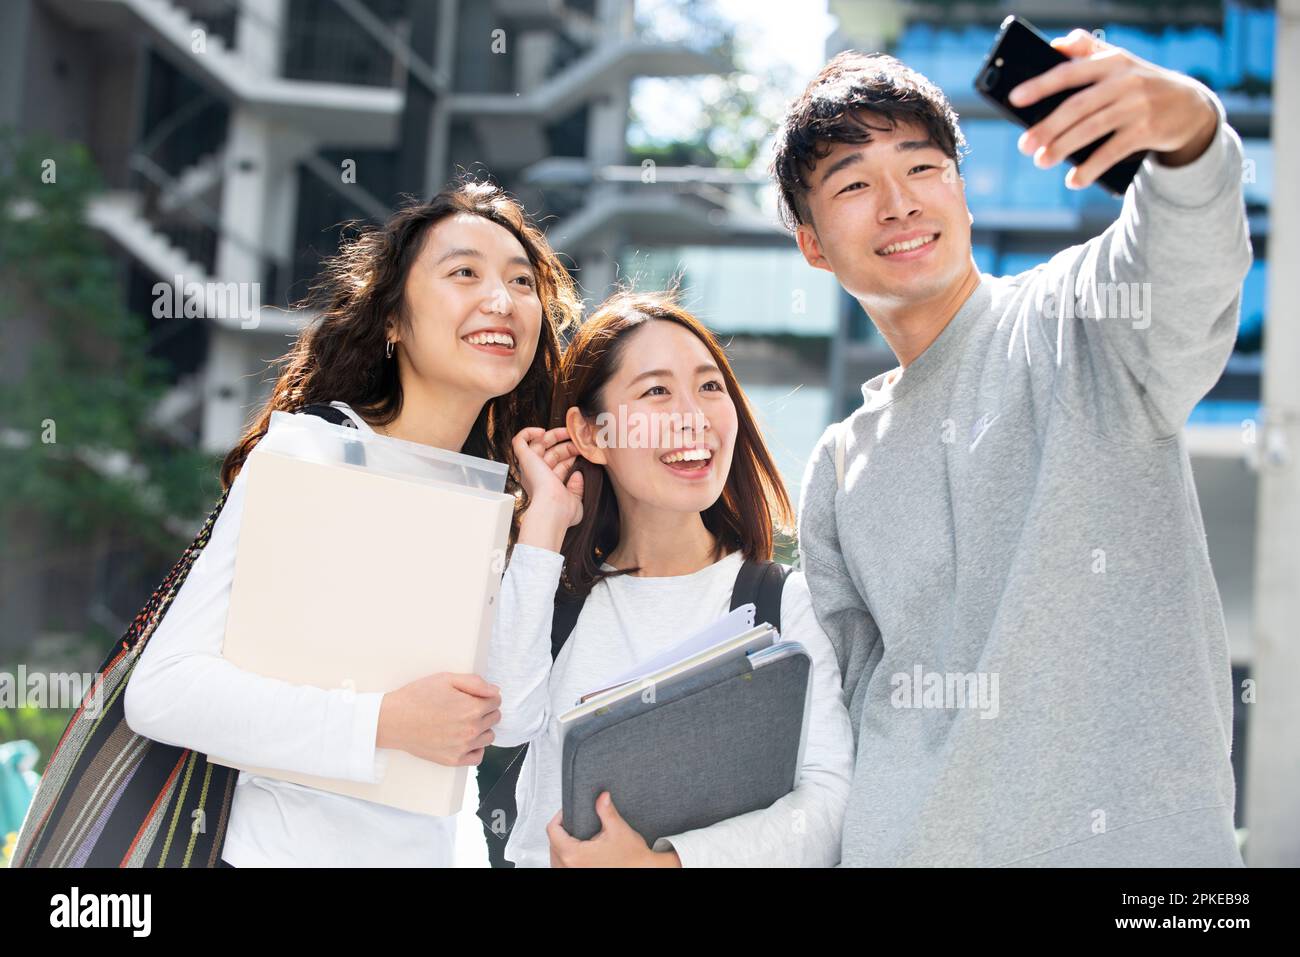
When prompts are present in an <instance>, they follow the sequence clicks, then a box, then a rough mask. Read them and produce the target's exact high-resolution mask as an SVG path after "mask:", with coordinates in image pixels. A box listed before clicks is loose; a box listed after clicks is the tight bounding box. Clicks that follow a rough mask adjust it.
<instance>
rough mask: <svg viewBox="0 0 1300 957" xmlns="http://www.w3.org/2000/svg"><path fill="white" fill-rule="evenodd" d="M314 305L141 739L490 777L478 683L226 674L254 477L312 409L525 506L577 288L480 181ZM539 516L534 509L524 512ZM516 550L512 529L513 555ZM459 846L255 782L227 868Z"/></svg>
mask: <svg viewBox="0 0 1300 957" xmlns="http://www.w3.org/2000/svg"><path fill="white" fill-rule="evenodd" d="M312 302H313V303H314V304H315V305H316V307H317V308H318V309H319V312H320V314H319V318H318V319H317V320H316V321H315V322H314V323H313V324H312V325H311V326H310V327H309V328H308V329H307V330H306V331H305V332H303V334H302V335H301V336H300V337H299V338H298V340H297V341H296V343H295V344H294V346H293V348H292V349H291V350H290V352H289V353H288V355H287V356H286V357H285V358H284V360H283V370H282V371H281V373H280V375H279V377H278V379H277V381H276V383H275V386H274V389H273V390H272V393H271V396H270V398H269V399H268V400H267V402H266V404H265V405H264V406H263V407H262V408H261V409H260V410H259V411H258V412H257V414H256V415H255V416H254V417H253V419H252V421H251V423H250V425H249V427H248V430H247V431H246V432H245V433H244V435H243V437H242V438H241V439H240V441H239V443H238V444H237V445H236V446H235V448H234V449H232V450H231V452H230V454H229V455H228V456H227V457H226V460H225V463H224V466H223V468H222V481H223V484H224V485H226V486H227V487H228V489H229V492H228V498H227V501H226V505H225V507H224V509H223V510H222V512H221V514H220V517H219V519H218V520H217V522H216V524H215V525H214V527H213V529H212V536H211V539H210V541H209V542H208V545H207V547H206V548H205V549H204V550H203V552H202V554H201V555H200V557H199V558H198V560H197V561H196V562H195V564H194V566H193V568H192V570H191V572H190V575H189V577H188V578H187V579H186V581H185V584H184V586H183V587H182V588H181V590H180V591H179V593H178V594H177V596H176V598H175V600H174V602H173V604H172V606H171V608H170V610H169V611H168V613H167V616H166V618H165V619H164V620H163V622H162V623H161V625H160V626H159V628H158V630H157V632H156V633H155V634H154V635H153V637H152V639H151V640H150V641H149V643H148V645H147V646H146V648H145V650H144V652H143V653H142V655H141V657H140V660H139V662H138V664H137V665H136V670H135V672H134V674H133V675H132V676H131V678H130V682H129V684H128V686H127V691H126V716H127V721H128V723H129V724H130V726H131V728H132V729H133V730H134V731H136V733H138V734H141V735H144V736H146V737H149V738H152V739H155V740H158V741H163V742H166V743H168V744H174V745H177V746H182V747H186V748H190V749H193V750H195V751H198V752H201V753H204V754H220V755H223V756H224V757H225V758H227V759H229V760H234V761H238V762H240V763H243V764H247V765H251V766H255V767H273V768H282V769H285V770H289V771H298V772H303V773H308V774H315V775H319V776H322V777H331V778H344V779H349V780H356V781H374V780H377V779H378V777H379V776H380V775H381V773H382V770H381V768H382V755H377V749H380V748H385V749H387V748H394V749H402V750H405V751H408V752H409V753H411V754H414V755H416V756H417V757H421V758H424V759H427V760H431V761H435V762H438V763H441V764H446V765H468V764H477V763H478V762H479V761H480V760H481V759H482V755H483V749H484V747H485V746H486V745H487V744H489V743H491V741H492V739H493V732H492V730H491V728H492V726H493V725H494V724H495V723H496V721H497V720H498V718H499V715H500V712H499V710H498V708H499V701H500V699H499V695H498V693H497V689H496V688H494V687H493V686H491V685H489V684H488V683H487V682H486V681H485V680H484V679H483V678H482V677H481V676H478V675H459V674H435V675H429V676H426V677H424V678H421V679H418V680H416V681H413V682H410V683H409V684H407V685H405V686H403V687H401V688H397V689H394V690H392V691H389V692H387V693H380V692H370V693H358V692H354V691H352V690H350V689H322V688H314V687H306V686H299V685H293V684H290V683H288V682H284V681H279V680H275V679H270V678H265V677H261V676H258V675H255V674H251V673H248V672H245V671H242V670H241V669H239V668H237V667H235V666H234V665H233V664H231V663H229V662H227V661H225V660H223V659H222V658H221V646H222V640H223V637H224V628H225V618H226V611H227V608H228V606H229V598H230V591H231V585H232V581H233V576H234V559H235V547H236V543H237V541H238V537H239V523H240V518H241V514H242V510H243V497H244V477H243V474H242V472H241V469H242V466H243V464H244V462H245V460H246V459H247V458H248V455H249V453H250V452H251V451H252V449H253V448H254V447H255V446H256V444H257V443H258V442H259V441H260V440H261V438H262V437H263V436H264V435H266V433H267V430H268V428H269V427H270V419H271V413H272V412H275V411H283V412H301V411H302V410H304V409H305V408H308V407H314V408H315V409H317V410H321V409H325V410H329V409H333V410H337V415H336V416H335V418H337V419H338V421H339V424H350V425H352V426H354V427H356V428H357V429H361V430H373V431H377V432H380V433H382V434H385V435H389V436H394V437H397V438H401V439H405V440H408V441H413V442H419V443H423V444H426V445H430V446H434V447H437V448H441V449H447V450H451V451H456V452H463V453H466V454H470V455H476V456H480V457H483V458H488V459H493V460H496V461H499V462H505V463H507V464H508V467H509V477H508V480H507V484H506V491H507V492H510V493H516V492H518V491H520V484H519V473H518V467H517V463H516V462H515V460H514V456H513V454H512V445H511V443H512V439H513V438H514V436H515V435H516V433H518V432H519V431H520V430H521V429H523V428H524V427H526V426H530V425H532V424H534V423H541V422H545V417H546V415H547V413H548V411H549V407H550V403H551V396H552V390H553V385H554V382H555V377H556V375H557V373H558V364H559V358H560V333H561V332H562V331H563V330H564V329H565V328H566V327H568V326H569V325H571V324H572V323H574V322H575V321H576V319H577V317H578V314H579V304H578V301H577V299H576V297H575V295H574V290H573V284H572V281H571V280H570V278H569V276H568V274H567V273H566V272H565V270H564V268H563V266H562V265H561V264H560V262H559V260H558V258H557V257H556V255H555V253H554V252H553V251H552V250H551V248H550V247H549V246H548V245H547V243H546V240H545V238H544V237H543V236H542V234H541V232H540V231H539V230H538V229H537V228H536V227H535V226H534V225H532V224H531V223H530V222H529V221H528V218H527V216H526V215H525V213H524V211H523V210H522V208H521V207H520V206H519V205H518V204H517V203H516V202H515V201H514V200H513V199H511V198H510V197H508V196H507V195H506V194H505V193H503V192H502V191H501V190H499V189H498V188H496V187H495V186H492V185H489V184H486V183H478V182H473V181H465V182H462V183H460V184H459V185H457V186H455V187H452V188H449V189H447V190H444V191H443V192H441V193H439V194H438V195H437V196H435V197H434V198H433V199H432V200H430V201H429V202H427V203H420V204H413V205H410V206H407V207H405V208H403V209H401V210H399V211H398V212H397V213H396V214H395V215H394V216H393V217H392V218H391V219H390V220H389V221H388V223H387V224H386V225H384V226H383V227H382V228H378V229H374V230H371V231H368V232H363V233H361V234H360V235H359V236H356V237H354V238H351V239H350V240H349V241H347V242H345V244H344V245H343V247H342V248H341V250H340V252H339V254H338V255H337V256H336V257H335V258H334V259H332V260H330V261H328V262H327V263H326V266H325V269H324V272H323V274H322V279H321V281H320V283H319V284H318V285H317V286H316V287H315V289H314V290H313V297H312ZM327 417H328V415H327ZM526 504H527V501H526V499H525V498H524V497H522V496H521V497H520V501H519V509H520V510H521V509H522V508H524V507H525V506H526ZM516 514H518V510H517V513H516ZM517 531H518V527H517V522H516V523H513V524H512V528H511V535H510V541H511V544H512V545H513V543H514V541H515V538H516V535H517ZM295 557H296V558H301V559H302V560H308V561H309V560H310V556H295ZM357 560H358V561H382V556H369V555H367V556H358V559H357ZM528 572H529V567H528V563H527V562H520V563H512V567H511V569H510V572H509V574H510V575H511V576H513V577H515V578H520V579H521V580H520V581H519V582H518V583H517V585H516V588H515V591H516V593H523V594H533V593H536V594H539V595H541V596H542V597H541V598H539V599H538V600H539V601H540V600H549V598H550V597H551V596H550V595H546V594H545V593H544V591H539V590H538V588H537V587H536V586H532V587H530V583H529V582H528V581H527V575H528ZM321 574H322V583H325V582H326V581H327V580H328V581H329V582H330V587H346V585H347V578H348V570H347V568H330V569H322V570H321ZM533 574H534V576H536V575H537V572H536V570H534V572H533ZM545 587H550V588H551V591H552V594H553V585H552V584H549V583H547V584H546V586H545ZM454 833H455V823H454V818H437V817H427V816H424V815H419V814H413V813H409V812H406V811H402V810H398V809H396V808H391V807H386V806H382V805H379V804H374V803H371V802H368V801H363V800H359V799H356V798H351V797H347V796H344V795H339V794H333V793H328V792H325V791H321V790H318V789H315V788H310V787H304V786H301V785H297V784H293V783H290V782H287V781H280V780H274V779H271V778H268V777H264V776H258V775H250V774H246V773H241V774H240V775H239V780H238V784H237V785H236V787H235V796H234V799H233V803H232V805H231V809H230V815H229V820H228V824H227V831H226V835H225V840H224V845H223V847H222V850H221V859H222V863H223V864H226V865H227V866H235V867H243V866H262V865H309V866H315V865H419V866H430V865H447V864H450V863H451V860H452V849H453V837H454Z"/></svg>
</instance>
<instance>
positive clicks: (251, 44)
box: [235, 0, 288, 76]
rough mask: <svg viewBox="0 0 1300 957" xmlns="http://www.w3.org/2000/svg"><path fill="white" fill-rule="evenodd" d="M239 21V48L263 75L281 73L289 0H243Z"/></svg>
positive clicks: (237, 46) (251, 64)
mask: <svg viewBox="0 0 1300 957" xmlns="http://www.w3.org/2000/svg"><path fill="white" fill-rule="evenodd" d="M240 11H241V12H240V15H239V19H238V21H237V22H236V24H235V48H236V50H238V51H239V56H240V57H241V58H242V59H243V60H244V61H245V62H246V63H247V64H248V65H249V67H250V68H252V69H253V70H255V71H256V72H257V74H258V75H259V76H279V75H280V63H281V57H282V53H283V37H284V27H285V22H286V20H287V16H288V3H287V2H286V0H258V2H257V3H255V4H251V5H249V4H242V5H241V6H240Z"/></svg>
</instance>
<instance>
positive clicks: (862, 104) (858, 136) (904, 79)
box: [771, 50, 966, 231]
mask: <svg viewBox="0 0 1300 957" xmlns="http://www.w3.org/2000/svg"><path fill="white" fill-rule="evenodd" d="M864 111H869V112H870V113H872V114H875V116H876V117H879V118H881V119H883V120H884V125H883V126H881V125H874V126H873V125H869V123H868V120H867V118H866V117H865V116H864V115H863V114H864ZM900 121H903V122H907V121H911V122H913V123H916V124H918V125H920V126H921V127H922V128H924V129H925V130H926V132H927V133H928V134H929V137H930V139H931V140H932V141H933V142H934V144H935V145H936V146H937V147H938V148H939V149H940V150H942V151H943V152H944V154H945V155H946V156H947V157H948V158H949V159H951V160H952V161H953V163H954V164H956V165H957V166H958V169H960V163H961V154H962V153H963V152H964V151H965V150H966V139H965V137H963V136H962V133H961V128H960V127H959V126H958V125H957V114H956V113H955V112H953V108H952V105H951V104H950V103H949V102H948V98H947V97H946V96H944V94H943V91H942V90H940V89H939V88H938V87H937V86H935V85H934V84H933V83H931V82H930V81H929V80H927V79H926V78H925V77H924V76H922V75H921V74H920V73H917V72H916V71H915V70H913V69H912V68H911V67H909V66H907V65H905V64H904V63H902V62H901V61H900V60H898V59H896V58H894V57H892V56H890V55H889V54H887V53H872V54H867V53H860V52H858V51H857V50H846V51H844V52H843V53H840V54H838V55H836V56H835V57H834V58H833V59H832V60H831V61H830V62H829V63H827V64H826V65H825V66H824V67H822V71H821V72H820V73H818V74H817V76H816V77H815V78H814V79H813V81H812V82H811V83H809V84H808V88H807V89H805V90H804V91H803V93H802V94H801V95H800V97H799V98H798V99H797V100H795V101H794V103H793V104H792V105H791V106H790V110H789V112H788V113H787V114H786V118H785V122H784V123H783V124H782V126H781V131H780V132H779V133H778V134H777V139H776V150H775V154H776V155H775V156H774V157H773V159H772V168H771V172H772V175H773V177H774V178H775V179H776V185H777V188H778V192H779V198H778V203H777V205H778V209H779V212H780V216H781V222H782V223H784V224H785V226H786V228H787V229H789V230H791V231H794V229H795V227H797V226H798V225H799V224H800V223H804V222H810V221H811V218H812V217H811V213H810V212H809V209H808V201H807V193H808V190H809V189H811V184H810V183H809V182H808V180H807V178H806V177H807V174H808V173H809V172H810V171H811V170H812V168H813V166H814V165H815V164H816V163H817V161H818V160H820V159H823V158H824V157H825V156H826V155H827V154H828V153H830V151H831V149H832V147H833V146H834V144H836V143H870V142H871V131H872V130H873V129H875V130H877V131H884V130H892V129H893V128H894V127H895V125H896V124H897V123H898V122H900Z"/></svg>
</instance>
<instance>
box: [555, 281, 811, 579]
mask: <svg viewBox="0 0 1300 957" xmlns="http://www.w3.org/2000/svg"><path fill="white" fill-rule="evenodd" d="M649 322H675V323H677V324H678V325H679V326H682V327H684V328H685V329H687V330H688V331H689V332H690V333H691V334H692V335H694V336H695V337H696V338H697V339H699V340H700V341H701V342H702V343H704V346H705V348H707V349H708V350H709V354H710V356H711V357H712V358H713V361H714V362H716V363H717V365H718V368H719V369H720V370H721V371H722V379H723V382H724V383H725V385H726V388H727V393H728V394H729V395H730V396H731V399H732V402H733V403H734V404H735V406H736V422H737V431H736V448H735V454H734V455H733V456H732V460H731V471H730V472H729V473H728V475H727V481H726V483H725V484H724V485H723V488H722V494H721V495H720V496H718V500H717V501H716V502H714V503H713V504H712V505H711V506H709V507H708V508H707V509H705V510H704V511H703V512H701V513H700V514H701V516H702V518H703V521H704V527H705V528H706V529H708V530H709V532H711V533H712V534H713V535H714V536H715V538H716V548H715V551H714V555H715V558H720V557H721V555H722V552H723V550H724V549H725V550H726V551H727V552H731V551H735V550H737V549H740V550H742V551H743V552H744V554H745V557H746V558H750V559H754V560H757V561H771V559H772V549H773V539H774V529H779V530H781V531H782V532H787V533H788V532H789V531H791V530H792V528H793V525H794V510H793V508H792V507H791V505H790V498H789V495H788V494H787V493H786V489H785V484H784V483H783V482H782V481H781V473H780V472H779V471H778V470H777V467H776V463H775V462H774V461H773V460H772V456H771V453H769V452H768V450H767V446H766V445H765V444H764V442H763V435H762V432H761V431H760V430H759V427H758V424H757V422H756V420H755V418H754V414H753V412H752V411H751V410H750V408H749V402H748V401H747V400H746V399H745V394H744V393H743V392H742V391H741V388H740V383H739V382H738V381H737V380H736V374H735V373H734V372H733V371H732V369H731V363H730V362H728V361H727V356H726V353H725V352H723V351H722V346H721V345H719V344H718V340H717V338H716V337H715V336H714V335H713V333H712V332H710V331H709V329H708V328H707V327H706V326H705V325H704V324H703V323H701V322H700V321H699V320H698V319H696V318H695V317H694V316H692V315H691V314H690V313H689V312H687V311H686V310H685V309H683V308H682V307H681V306H680V305H678V304H677V301H676V295H675V293H673V292H654V293H636V292H631V291H624V292H620V293H616V294H615V295H613V296H611V297H610V298H609V299H607V300H606V301H605V302H603V303H602V304H601V305H600V306H599V307H598V308H597V309H596V311H595V312H594V313H592V315H591V316H590V317H589V318H588V319H587V320H586V321H585V322H584V323H583V324H582V326H581V328H579V330H578V334H577V336H576V337H575V338H574V340H573V342H572V343H571V344H570V345H569V347H568V348H567V349H566V350H565V353H564V360H563V362H562V363H561V366H560V386H559V388H558V389H557V390H556V397H555V407H554V410H553V412H552V415H551V422H552V427H553V428H555V427H558V426H560V425H563V424H564V416H565V413H566V412H567V411H568V409H569V408H570V407H572V406H577V407H578V410H579V411H580V412H581V413H582V414H583V416H585V417H586V418H587V419H588V420H589V421H594V420H595V419H596V418H597V416H598V415H599V414H600V413H601V412H603V411H606V410H605V408H604V400H603V391H604V388H605V386H606V384H607V383H608V382H609V380H610V379H611V378H612V377H613V375H614V373H615V371H616V370H617V369H618V368H619V365H620V363H621V362H622V361H623V355H624V353H625V352H626V350H627V343H628V339H629V338H630V336H631V334H632V333H633V332H635V331H636V330H637V329H640V328H641V327H642V326H644V325H645V324H647V323H649ZM577 463H578V464H577V466H576V468H578V469H580V470H581V471H582V476H583V482H584V488H583V502H582V521H581V522H579V523H578V524H577V525H574V526H573V527H572V528H570V529H569V530H568V532H567V533H565V536H564V544H563V545H562V546H561V548H560V550H561V552H563V554H564V571H563V573H562V575H561V588H562V591H563V592H566V593H568V595H570V596H579V595H586V594H588V593H589V592H590V591H591V589H592V588H593V587H594V586H595V585H596V584H598V583H599V582H600V581H602V580H604V579H605V578H613V577H616V576H618V575H627V574H630V573H631V572H635V571H640V568H639V567H637V568H624V569H619V570H618V571H614V572H606V571H602V570H601V568H600V564H601V562H602V561H603V560H604V557H605V556H607V555H609V554H610V553H611V552H612V551H613V550H614V549H615V547H616V546H617V545H618V542H619V535H620V530H621V524H620V523H621V520H620V517H619V509H618V498H617V496H616V495H615V493H614V490H613V488H612V487H611V486H610V485H609V484H608V483H607V482H606V481H605V468H604V466H602V465H597V464H595V463H593V462H590V461H588V460H587V459H585V458H582V457H579V458H578V460H577Z"/></svg>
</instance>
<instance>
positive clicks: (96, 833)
mask: <svg viewBox="0 0 1300 957" xmlns="http://www.w3.org/2000/svg"><path fill="white" fill-rule="evenodd" d="M228 495H229V492H228V491H227V492H225V493H223V494H222V496H221V498H220V500H219V501H218V502H217V504H216V506H215V507H214V508H213V509H212V512H211V514H209V515H208V517H207V520H206V521H205V522H204V523H203V526H202V528H201V529H200V530H199V533H198V534H197V535H196V536H195V538H194V541H193V542H192V543H191V544H190V546H189V547H188V548H187V549H185V551H184V553H183V554H182V555H181V556H180V558H179V559H178V560H177V562H176V563H175V565H174V566H173V567H172V569H171V571H170V572H168V574H167V576H166V577H165V578H164V579H163V582H162V584H161V585H159V586H158V588H157V590H155V591H154V593H153V594H152V595H151V596H150V598H149V600H148V601H147V602H146V603H145V605H144V607H143V608H142V609H140V612H139V614H137V615H136V616H135V619H134V620H133V621H132V622H131V624H130V626H129V627H128V628H127V630H126V632H125V634H123V636H122V638H121V639H120V640H119V641H117V642H116V643H115V644H114V646H113V648H112V650H111V651H110V652H109V654H108V656H107V657H106V658H105V659H104V662H103V664H102V665H100V667H99V670H98V671H97V672H96V674H95V678H94V680H93V682H92V685H91V687H90V689H88V690H87V692H86V694H85V695H84V697H83V698H82V701H81V703H80V705H79V707H78V708H77V710H76V711H75V712H74V713H73V716H72V719H71V720H70V721H69V722H68V726H67V727H66V728H65V729H64V732H63V735H62V737H61V738H60V739H59V743H58V744H57V745H56V746H55V749H54V752H53V754H51V756H50V760H49V764H48V766H47V768H46V770H45V773H44V775H43V776H42V777H41V781H40V784H39V785H38V786H37V789H36V793H35V794H34V795H33V797H32V802H31V805H30V806H29V807H28V809H27V815H26V817H25V819H24V821H23V826H22V828H21V829H20V830H19V832H18V842H17V845H16V846H15V848H14V855H13V859H12V861H11V863H10V866H11V867H146V866H148V867H213V866H216V862H217V861H218V860H219V859H220V854H221V846H222V844H223V843H224V840H225V827H226V820H227V818H228V816H229V813H230V804H231V801H232V800H233V798H234V786H235V781H236V779H237V777H238V772H237V771H235V770H234V769H233V768H226V767H222V766H220V765H213V764H208V762H207V759H206V757H205V756H204V755H201V754H197V753H196V752H194V751H190V750H188V749H185V748H177V747H173V746H171V745H166V744H162V743H160V742H157V741H152V740H150V739H148V738H145V737H142V736H140V735H138V734H136V733H135V732H133V731H132V730H131V729H130V727H129V726H128V725H127V723H126V719H125V710H124V706H125V690H126V683H127V680H128V679H129V678H130V676H131V671H132V669H133V668H134V667H135V662H136V660H137V658H138V657H139V654H140V652H141V651H143V649H144V647H145V644H146V643H147V642H148V640H149V638H150V636H152V635H153V633H154V631H155V630H156V629H157V627H158V623H159V622H160V621H161V620H162V618H163V615H165V614H166V613H167V609H168V608H169V607H170V606H171V603H172V601H173V600H174V599H175V597H176V593H177V592H179V591H180V588H181V586H182V585H183V584H184V583H185V579H186V577H187V576H188V575H189V572H190V569H191V568H192V567H193V565H194V562H195V560H196V559H197V558H198V557H199V555H200V554H201V553H202V551H203V549H204V547H205V546H206V545H207V543H208V540H209V538H210V537H211V535H212V528H213V526H214V525H215V524H216V521H217V516H218V515H220V514H221V510H222V508H223V507H224V506H225V504H226V499H227V497H228Z"/></svg>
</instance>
